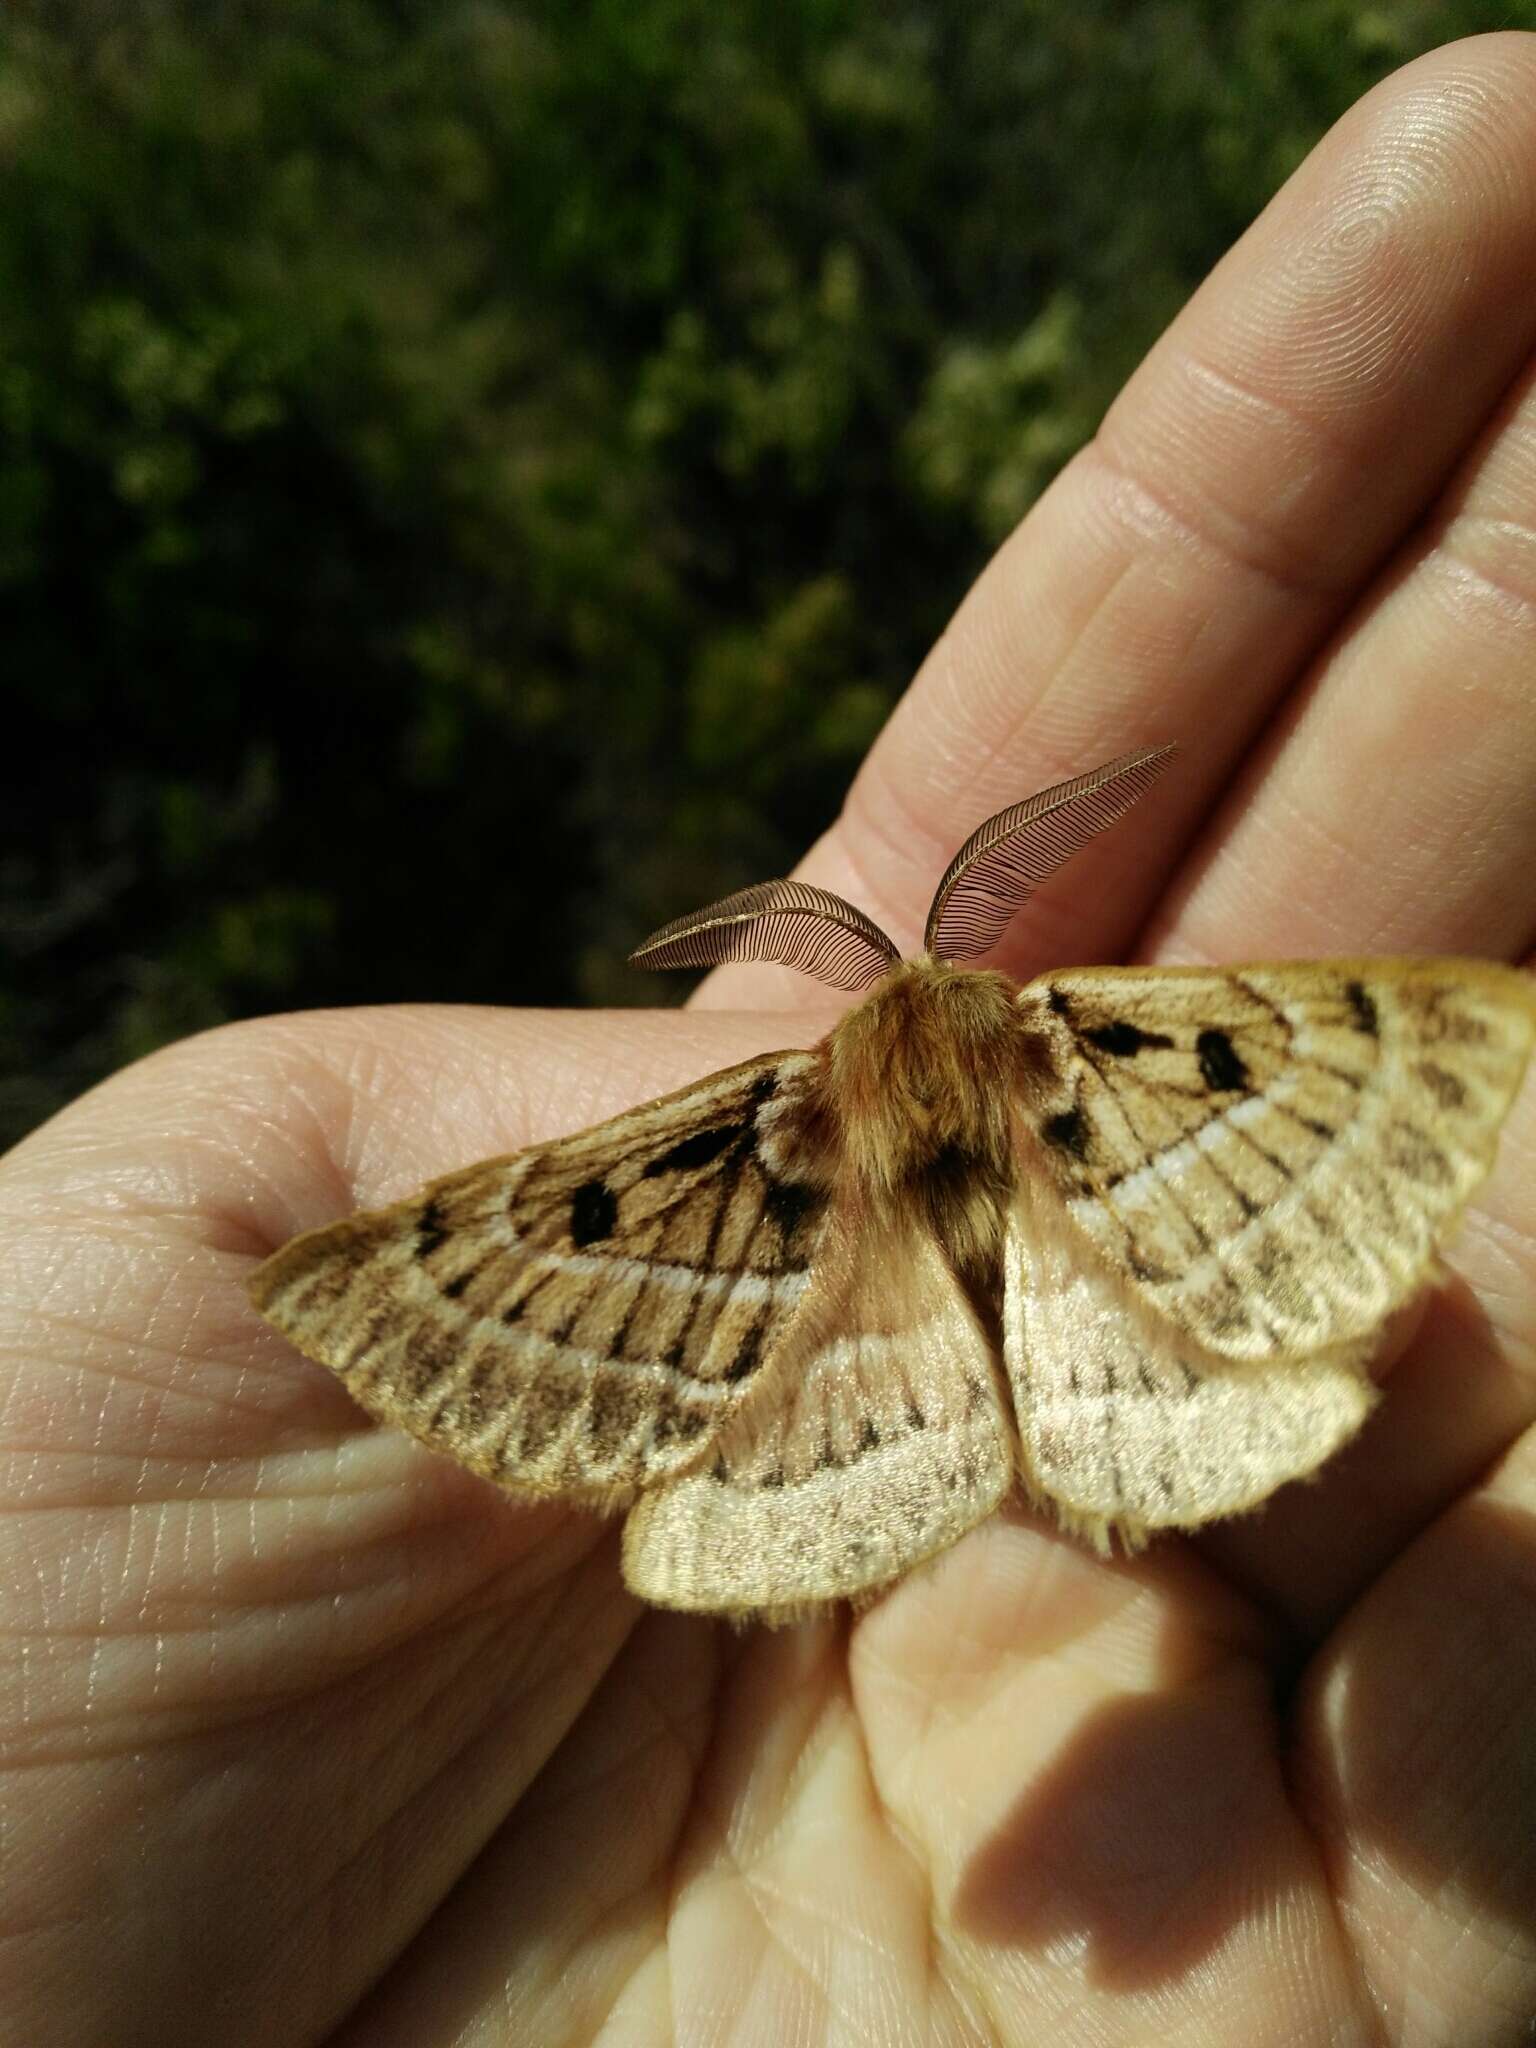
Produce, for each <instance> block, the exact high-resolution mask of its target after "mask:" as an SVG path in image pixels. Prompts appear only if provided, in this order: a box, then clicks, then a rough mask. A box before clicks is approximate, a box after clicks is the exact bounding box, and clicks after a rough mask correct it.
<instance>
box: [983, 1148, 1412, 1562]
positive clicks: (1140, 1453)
mask: <svg viewBox="0 0 1536 2048" xmlns="http://www.w3.org/2000/svg"><path fill="white" fill-rule="evenodd" d="M1073 1239H1074V1233H1073V1231H1072V1227H1071V1225H1070V1223H1068V1221H1067V1220H1066V1218H1065V1217H1064V1216H1063V1215H1062V1214H1061V1213H1060V1210H1059V1206H1058V1205H1057V1204H1056V1202H1055V1200H1054V1198H1053V1197H1052V1196H1050V1194H1049V1193H1048V1192H1047V1193H1046V1195H1045V1198H1044V1200H1041V1199H1039V1198H1038V1196H1037V1197H1036V1198H1034V1199H1031V1196H1030V1194H1029V1191H1028V1189H1027V1188H1026V1189H1025V1190H1024V1191H1023V1192H1022V1193H1021V1197H1020V1199H1019V1201H1018V1202H1017V1203H1016V1204H1015V1206H1014V1208H1013V1210H1012V1212H1011V1214H1010V1216H1009V1219H1008V1224H1007V1229H1006V1232H1005V1236H1004V1247H1003V1361H1004V1365H1005V1367H1006V1369H1007V1373H1008V1379H1009V1384H1010V1386H1011V1389H1012V1393H1013V1403H1014V1412H1015V1416H1016V1418H1017V1422H1018V1431H1019V1449H1020V1468H1021V1478H1022V1482H1023V1485H1024V1488H1025V1491H1026V1492H1027V1493H1029V1494H1030V1495H1031V1497H1032V1498H1033V1499H1035V1500H1036V1501H1037V1502H1040V1503H1041V1504H1043V1505H1045V1506H1048V1507H1049V1508H1050V1509H1051V1510H1052V1511H1053V1512H1054V1513H1055V1515H1056V1517H1057V1519H1058V1520H1059V1521H1061V1522H1062V1523H1063V1524H1064V1525H1065V1526H1066V1527H1067V1528H1068V1529H1069V1530H1071V1531H1072V1533H1073V1534H1075V1535H1081V1536H1086V1537H1087V1538H1089V1539H1090V1540H1091V1541H1093V1542H1096V1543H1097V1544H1098V1545H1099V1546H1100V1547H1101V1548H1107V1547H1108V1540H1109V1536H1110V1534H1111V1532H1114V1533H1116V1534H1118V1535H1119V1536H1120V1538H1121V1539H1122V1541H1124V1542H1125V1543H1126V1544H1127V1545H1130V1546H1134V1545H1135V1544H1137V1543H1138V1542H1140V1541H1141V1540H1142V1539H1143V1537H1144V1536H1145V1535H1146V1534H1147V1532H1149V1531H1151V1530H1153V1529H1161V1528H1180V1529H1190V1528H1196V1527H1198V1526H1199V1525H1200V1524H1201V1523H1203V1522H1208V1521H1211V1520H1213V1519H1214V1518H1216V1517H1218V1516H1221V1515H1230V1514H1236V1513H1238V1512H1240V1511H1241V1510H1242V1509H1244V1508H1250V1507H1255V1506H1257V1505H1258V1504H1259V1503H1260V1502H1261V1501H1263V1500H1266V1499H1267V1498H1268V1497H1269V1495H1270V1494H1272V1493H1273V1492H1274V1491H1275V1489H1276V1488H1277V1487H1279V1486H1282V1485H1284V1484H1285V1483H1286V1482H1287V1481H1288V1480H1292V1479H1300V1478H1302V1477H1304V1476H1305V1475H1306V1474H1307V1473H1309V1472H1312V1471H1315V1470H1316V1468H1317V1467H1318V1466H1319V1465H1321V1464H1322V1463H1323V1461H1324V1460H1325V1459H1327V1458H1329V1457H1331V1456H1332V1455H1333V1453H1334V1452H1335V1451H1336V1450H1338V1449H1339V1447H1340V1446H1341V1445H1342V1444H1344V1443H1346V1442H1347V1441H1348V1440H1349V1438H1350V1437H1352V1436H1353V1435H1354V1433H1355V1431H1356V1430H1357V1429H1358V1428H1359V1427H1360V1424H1361V1423H1362V1422H1363V1421H1364V1420H1365V1417H1366V1416H1367V1414H1369V1412H1370V1409H1371V1407H1372V1405H1373V1402H1374V1400H1375V1394H1374V1391H1373V1389H1372V1387H1371V1384H1370V1381H1369V1379H1368V1378H1367V1377H1366V1373H1365V1366H1366V1363H1367V1361H1368V1359H1369V1356H1370V1352H1371V1348H1372V1347H1371V1344H1370V1341H1369V1340H1366V1341H1363V1342H1358V1343H1354V1344H1344V1345H1340V1346H1338V1347H1336V1348H1335V1349H1334V1350H1332V1351H1326V1352H1322V1353H1319V1354H1316V1355H1313V1356H1309V1357H1301V1358H1295V1357H1281V1358H1269V1359H1235V1358H1226V1357H1222V1356H1221V1355H1220V1354H1219V1353H1217V1352H1214V1351H1211V1350H1210V1349H1208V1348H1207V1347H1206V1346H1205V1345H1203V1344H1202V1343H1200V1341H1199V1340H1198V1338H1196V1337H1193V1336H1192V1335H1191V1334H1190V1333H1189V1331H1188V1330H1186V1329H1183V1328H1180V1327H1179V1326H1178V1325H1177V1324H1175V1323H1173V1322H1171V1321H1169V1319H1168V1318H1167V1317H1165V1316H1163V1315H1161V1314H1160V1313H1159V1312H1158V1311H1157V1310H1156V1309H1154V1308H1153V1307H1151V1306H1150V1304H1149V1303H1148V1302H1147V1301H1146V1300H1145V1299H1144V1298H1142V1297H1140V1296H1139V1295H1138V1294H1137V1291H1136V1290H1135V1289H1134V1288H1131V1287H1129V1286H1127V1285H1126V1283H1125V1282H1124V1280H1123V1279H1121V1278H1119V1277H1118V1276H1117V1275H1116V1274H1114V1273H1113V1272H1112V1271H1111V1270H1110V1268H1109V1267H1108V1266H1106V1265H1105V1264H1104V1263H1103V1262H1102V1261H1101V1260H1100V1259H1098V1258H1097V1257H1096V1256H1095V1255H1094V1254H1093V1253H1092V1252H1091V1251H1087V1250H1086V1249H1085V1247H1084V1246H1083V1245H1082V1243H1081V1241H1080V1240H1079V1241H1077V1242H1074V1241H1073Z"/></svg>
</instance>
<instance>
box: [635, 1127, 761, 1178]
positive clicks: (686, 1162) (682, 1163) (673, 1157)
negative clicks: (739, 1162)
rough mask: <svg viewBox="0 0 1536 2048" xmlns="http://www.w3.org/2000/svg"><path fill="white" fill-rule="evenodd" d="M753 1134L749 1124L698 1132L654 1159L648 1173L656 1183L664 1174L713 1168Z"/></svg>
mask: <svg viewBox="0 0 1536 2048" xmlns="http://www.w3.org/2000/svg"><path fill="white" fill-rule="evenodd" d="M750 1135H751V1126H750V1125H749V1124H723V1125H722V1126H721V1127H720V1128H719V1129H718V1130H713V1131H694V1132H692V1133H691V1135H690V1136H688V1137H686V1138H680V1139H679V1140H678V1142H677V1143H676V1144H675V1145H674V1146H672V1148H671V1150H670V1151H667V1152H663V1153H661V1154H660V1156H659V1157H658V1158H655V1159H652V1160H650V1161H649V1162H648V1163H647V1164H646V1166H645V1168H644V1173H645V1177H646V1179H647V1180H654V1179H656V1177H657V1176H658V1175H659V1174H663V1173H686V1172H687V1171H688V1169H689V1168H690V1167H699V1166H709V1165H711V1164H712V1163H713V1162H714V1161H715V1160H716V1159H718V1158H719V1157H720V1155H721V1153H722V1152H728V1151H729V1150H730V1148H731V1147H732V1146H733V1145H736V1144H739V1143H740V1142H741V1141H742V1140H743V1139H744V1138H748V1137H750Z"/></svg>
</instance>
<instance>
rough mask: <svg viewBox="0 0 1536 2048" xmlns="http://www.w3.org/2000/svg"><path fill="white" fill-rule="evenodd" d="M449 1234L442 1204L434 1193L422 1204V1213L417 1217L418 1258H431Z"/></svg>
mask: <svg viewBox="0 0 1536 2048" xmlns="http://www.w3.org/2000/svg"><path fill="white" fill-rule="evenodd" d="M447 1236H448V1228H447V1225H446V1224H445V1222H444V1221H443V1211H442V1206H441V1204H440V1203H439V1202H438V1199H437V1197H436V1195H433V1196H432V1197H431V1199H430V1200H429V1201H426V1202H424V1203H423V1204H422V1209H421V1214H420V1215H419V1216H418V1217H417V1218H416V1256H417V1258H418V1259H430V1258H431V1256H432V1254H433V1253H434V1252H435V1251H436V1250H437V1248H438V1246H439V1245H440V1244H442V1243H443V1242H444V1241H445V1239H446V1238H447Z"/></svg>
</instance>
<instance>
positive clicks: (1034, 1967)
mask: <svg viewBox="0 0 1536 2048" xmlns="http://www.w3.org/2000/svg"><path fill="white" fill-rule="evenodd" d="M1264 1648H1265V1645H1264V1639H1263V1634H1262V1631H1261V1629H1260V1628H1259V1626H1258V1625H1257V1623H1256V1621H1255V1619H1254V1617H1253V1616H1252V1615H1250V1614H1247V1613H1245V1612H1244V1611H1243V1610H1242V1608H1241V1607H1240V1606H1239V1604H1238V1603H1237V1602H1235V1601H1233V1600H1232V1599H1231V1598H1230V1596H1223V1595H1222V1593H1221V1592H1220V1590H1219V1589H1218V1588H1216V1587H1214V1586H1213V1585H1212V1584H1211V1583H1210V1582H1209V1580H1208V1579H1207V1578H1206V1577H1205V1576H1204V1575H1202V1574H1201V1573H1200V1572H1199V1571H1198V1570H1197V1569H1196V1568H1194V1566H1193V1563H1192V1561H1191V1560H1190V1559H1189V1558H1188V1556H1187V1555H1181V1554H1180V1553H1179V1552H1178V1551H1177V1550H1174V1549H1165V1550H1163V1551H1162V1552H1160V1553H1154V1554H1153V1555H1151V1556H1149V1557H1146V1558H1142V1559H1138V1560H1136V1561H1135V1562H1134V1563H1126V1562H1116V1563H1113V1564H1106V1563H1101V1562H1099V1561H1097V1560H1094V1559H1091V1558H1089V1557H1088V1556H1087V1555H1085V1554H1084V1553H1083V1552H1082V1551H1081V1550H1079V1549H1077V1548H1076V1547H1075V1546H1072V1545H1070V1544H1067V1543H1066V1542H1065V1541H1063V1540H1061V1539H1057V1538H1054V1537H1052V1536H1049V1535H1046V1534H1044V1533H1042V1532H1041V1531H1039V1530H1038V1529H1034V1528H1031V1527H1029V1526H1026V1525H1024V1524H1022V1523H1020V1522H1018V1521H1016V1520H1014V1519H1012V1518H1001V1519H998V1520H996V1521H994V1522H992V1523H990V1524H988V1525H987V1527H986V1528H984V1529H982V1530H980V1531H978V1532H977V1533H976V1534H975V1535H974V1536H972V1537H970V1538H967V1539H966V1541H965V1542H964V1543H963V1544H961V1545H959V1546H957V1548H956V1549H955V1550H954V1551H952V1552H950V1553H948V1555H947V1556H945V1557H944V1558H941V1559H940V1560H939V1561H938V1562H937V1564H935V1565H934V1566H933V1567H931V1568H930V1569H929V1570H927V1571H926V1572H924V1573H920V1574H918V1575H917V1576H916V1577H915V1578H913V1579H912V1580H911V1581H910V1582H909V1583H908V1584H907V1585H905V1586H903V1587H902V1588H900V1589H899V1590H898V1591H897V1592H895V1593H894V1594H892V1595H891V1596H890V1598H889V1599H887V1600H886V1601H884V1602H882V1603H881V1604H880V1605H879V1606H878V1607H876V1608H875V1609H874V1610H873V1611H872V1612H871V1613H870V1614H869V1615H868V1616H867V1617H866V1618H865V1619H864V1620H863V1621H861V1622H860V1624H859V1625H858V1628H857V1630H856V1631H855V1638H854V1645H853V1659H852V1675H853V1686H854V1700H855V1703H856V1705H857V1706H858V1708H859V1712H860V1716H861V1719H862V1721H863V1724H864V1727H865V1731H866V1739H867V1743H868V1748H869V1758H870V1769H871V1772H872V1774H873V1777H874V1781H875V1784H876V1787H877V1789H878V1791H879V1794H880V1798H881V1801H882V1803H883V1804H884V1806H885V1808H886V1810H887V1812H889V1813H890V1815H891V1816H892V1819H893V1820H894V1822H895V1825H896V1831H897V1832H898V1834H899V1837H900V1839H901V1840H902V1841H903V1842H904V1843H906V1844H908V1845H909V1846H910V1849H911V1852H912V1853H913V1854H914V1856H915V1857H917V1858H918V1859H919V1861H920V1862H921V1864H922V1866H923V1867H924V1868H925V1870H926V1872H927V1878H928V1885H929V1889H930V1892H931V1895H932V1898H933V1907H934V1915H935V1920H936V1923H937V1925H938V1927H939V1928H940V1930H941V1934H942V1938H941V1940H940V1941H939V1942H938V1944H937V1945H936V1953H937V1955H938V1956H939V1957H940V1958H942V1960H943V1965H944V1966H945V1967H946V1968H947V1969H948V1970H949V1971H950V1972H951V1973H952V1975H954V1976H957V1977H959V1978H960V1979H961V1981H964V1982H968V1984H969V1986H970V1988H971V1991H972V1995H973V1996H974V1997H977V1998H979V1999H982V2000H984V2001H985V2009H986V2011H987V2014H988V2018H989V2021H990V2023H991V2027H992V2029H993V2031H994V2032H995V2034H996V2037H997V2038H998V2039H999V2040H1002V2041H1010V2042H1012V2041H1018V2042H1021V2043H1022V2042H1025V2041H1033V2040H1037V2039H1040V2038H1050V2028H1049V2026H1047V2027H1046V2028H1045V2029H1044V2033H1043V2035H1042V2028H1041V2025H1040V2018H1041V2015H1042V2014H1043V2013H1052V2014H1063V2013H1070V2015H1071V2033H1072V2037H1073V2038H1083V2039H1092V2040H1094V2041H1100V2042H1105V2043H1124V2044H1127V2048H1129V2044H1132V2043H1141V2042H1145V2041H1148V2040H1151V2039H1154V2038H1159V2037H1163V2036H1167V2035H1171V2036H1172V2037H1173V2038H1177V2039H1181V2040H1182V2039H1184V2038H1186V2035H1188V2037H1189V2038H1196V2037H1198V2038H1202V2039H1203V2038H1205V2037H1206V2034H1207V2032H1208V2031H1210V2030H1211V2029H1212V2028H1213V2027H1214V2030H1215V2034H1214V2035H1213V2038H1214V2037H1215V2036H1219V2037H1220V2038H1222V2039H1232V2040H1241V2041H1244V2042H1254V2043H1267V2044H1268V2043H1273V2044H1278V2043H1280V2042H1282V2041H1286V2042H1290V2041H1312V2040H1319V2041H1321V2040H1331V2039H1335V2038H1339V2037H1340V2026H1341V2021H1347V2020H1348V2019H1349V2018H1351V2017H1354V2016H1357V2000H1356V1993H1355V1989H1354V1985H1353V1981H1352V1975H1353V1973H1352V1970H1351V1967H1350V1963H1349V1959H1348V1956H1347V1953H1346V1952H1345V1950H1344V1947H1343V1944H1342V1943H1341V1942H1340V1941H1339V1939H1338V1931H1337V1926H1336V1923H1335V1921H1334V1918H1333V1914H1332V1912H1331V1909H1330V1907H1329V1904H1328V1900H1327V1894H1326V1885H1325V1882H1324V1874H1323V1871H1322V1867H1321V1864H1320V1861H1319V1859H1318V1858H1317V1856H1316V1852H1315V1849H1314V1847H1313V1845H1312V1843H1311V1842H1310V1841H1309V1839H1308V1838H1307V1835H1306V1831H1305V1829H1304V1828H1303V1827H1302V1825H1301V1823H1300V1822H1299V1820H1298V1818H1297V1816H1296V1814H1295V1813H1294V1811H1293V1810H1292V1807H1291V1803H1290V1797H1289V1792H1288V1789H1287V1786H1286V1783H1285V1779H1284V1774H1283V1772H1282V1770H1281V1768H1280V1762H1279V1759H1278V1757H1277V1755H1276V1753H1275V1726H1274V1718H1273V1709H1272V1685H1273V1674H1272V1672H1271V1670H1270V1669H1269V1668H1268V1666H1267V1660H1266V1658H1265V1655H1264ZM1215 2014H1220V2016H1221V2018H1220V2022H1219V2023H1218V2022H1216V2021H1215V2020H1213V2015H1215ZM1349 2038H1353V2036H1349Z"/></svg>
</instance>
